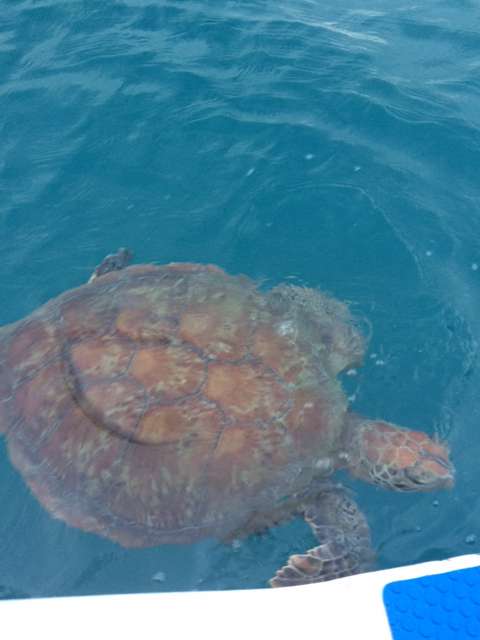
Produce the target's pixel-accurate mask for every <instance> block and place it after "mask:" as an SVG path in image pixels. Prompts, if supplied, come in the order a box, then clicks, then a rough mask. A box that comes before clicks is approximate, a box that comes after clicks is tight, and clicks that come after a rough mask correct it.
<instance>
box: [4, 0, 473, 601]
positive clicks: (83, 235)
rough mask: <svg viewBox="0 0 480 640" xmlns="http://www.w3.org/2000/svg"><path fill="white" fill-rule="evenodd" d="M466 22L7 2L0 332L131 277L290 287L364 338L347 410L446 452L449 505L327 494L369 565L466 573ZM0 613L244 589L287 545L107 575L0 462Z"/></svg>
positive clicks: (335, 11) (261, 580)
mask: <svg viewBox="0 0 480 640" xmlns="http://www.w3.org/2000/svg"><path fill="white" fill-rule="evenodd" d="M479 24H480V7H479V5H478V3H475V2H470V1H468V0H463V1H462V0H457V1H454V0H444V1H440V0H433V1H432V2H429V3H414V2H405V3H402V2H400V3H385V2H381V1H380V0H362V1H360V0H335V2H333V0H326V1H323V2H319V1H314V0H277V1H276V2H270V1H268V0H267V1H266V2H259V1H258V0H249V1H245V2H242V1H241V0H240V1H237V2H233V1H227V2H222V3H218V2H200V1H196V0H167V1H164V0H152V1H147V0H122V1H114V0H109V1H107V0H81V1H80V0H78V1H77V0H68V1H67V0H65V1H63V2H62V1H60V0H16V1H15V2H13V1H10V0H9V1H8V2H6V3H4V6H2V19H1V21H0V106H1V108H0V127H1V144H0V192H1V199H0V256H1V259H0V300H1V304H0V324H5V323H8V322H12V321H14V320H16V319H18V318H21V317H23V316H25V315H27V314H29V313H30V312H31V311H32V310H33V309H35V308H36V307H38V306H39V305H40V304H42V303H44V302H45V301H47V300H49V299H50V298H52V297H54V296H55V295H57V294H58V293H60V292H62V291H64V290H66V289H69V288H71V287H75V286H77V285H79V284H81V283H83V282H85V281H86V279H88V277H89V275H90V273H91V271H92V269H93V268H94V266H95V265H96V264H97V263H98V262H99V261H100V260H101V258H102V257H103V256H104V255H105V254H107V253H110V252H111V251H113V250H115V249H116V248H117V247H119V246H124V245H128V246H129V247H130V248H131V249H132V250H133V251H134V252H135V256H136V260H137V261H139V262H149V261H156V262H160V263H163V262H168V261H171V260H187V261H198V262H214V263H217V264H219V265H221V266H222V267H223V268H225V269H226V270H228V271H229V272H231V273H245V274H247V275H248V276H250V277H252V278H255V279H259V280H262V281H263V282H265V283H267V286H268V284H275V283H278V282H281V281H285V280H286V279H293V280H294V281H295V282H300V283H302V284H304V285H307V286H311V287H317V288H320V289H323V290H326V291H328V292H330V293H332V294H333V295H335V296H338V297H339V298H342V299H345V300H348V301H349V302H350V303H351V305H352V309H353V311H354V312H355V313H357V314H358V315H360V316H361V317H363V318H366V319H368V321H369V323H370V325H371V333H372V335H371V341H370V345H369V349H368V352H367V355H366V361H365V366H364V367H363V368H362V369H361V370H359V371H358V374H357V375H356V376H354V377H348V379H346V380H345V384H346V387H347V391H348V393H349V394H351V395H352V396H353V400H352V402H353V406H354V408H355V409H356V410H358V411H360V412H362V413H365V414H367V415H369V416H382V417H385V418H387V419H389V420H392V421H395V422H398V423H400V424H405V425H409V426H412V427H418V428H423V429H424V430H426V431H428V432H429V433H431V434H438V435H439V436H440V437H442V438H446V439H447V440H448V442H449V443H450V447H451V450H452V457H453V459H454V461H455V464H456V467H457V482H456V486H455V488H454V489H453V490H452V491H450V492H441V493H438V494H409V495H402V494H394V493H389V492H386V491H382V490H379V489H375V488H374V487H369V486H364V485H362V484H360V483H357V482H354V481H352V480H349V479H348V478H345V483H346V484H348V486H350V487H351V488H352V490H353V491H354V492H355V494H356V496H357V499H358V502H359V503H360V504H361V505H362V509H363V510H364V511H365V513H366V514H367V515H368V519H369V522H370V524H371V527H372V533H373V538H374V542H375V546H376V548H377V549H378V566H379V567H392V566H396V565H398V564H403V563H410V562H417V561H424V560H430V559H440V558H445V557H448V556H450V555H454V554H462V553H469V552H474V551H479V550H480V499H479V497H478V487H479V474H480V471H479V465H478V460H479V456H480V432H479V428H478V425H479V420H480V400H479V392H478V391H479V389H480V371H479V366H478V358H477V353H478V341H479V339H480V319H479V311H480V169H479V167H480V79H479V78H480V31H479ZM0 503H1V504H2V518H1V519H0V595H3V597H12V596H18V595H24V596H45V595H66V594H85V593H121V592H130V591H137V592H145V591H164V590H187V589H222V588H228V589H231V588H247V587H260V586H264V585H265V583H266V580H267V579H268V578H269V577H270V576H271V575H272V574H273V572H274V571H275V569H276V568H277V567H279V566H281V565H282V564H283V563H284V562H285V559H286V558H287V557H288V555H289V554H290V553H291V552H292V551H295V552H301V551H303V550H305V549H307V548H310V547H311V546H313V545H314V539H313V537H312V535H311V533H310V531H309V529H308V527H307V526H306V525H305V524H304V523H302V522H301V521H300V520H294V521H293V522H291V523H288V524H285V525H282V526H280V527H275V528H273V529H271V530H270V531H269V532H268V533H266V534H264V535H261V536H256V537H251V538H249V539H247V540H245V541H243V542H242V543H240V544H238V545H233V546H232V545H226V544H221V543H219V542H216V541H213V540H206V541H204V542H202V543H199V544H195V545H190V546H178V545H177V546H175V545H173V546H168V547H158V548H154V549H143V550H126V549H123V548H121V547H119V546H118V545H116V544H114V543H111V542H109V541H107V540H104V539H101V538H99V537H97V536H94V535H90V534H86V533H83V532H81V531H79V530H76V529H73V528H70V527H68V526H66V525H64V524H63V523H62V522H60V521H58V520H54V519H52V518H51V516H50V515H49V514H48V513H47V512H46V511H45V510H44V509H43V508H42V507H41V506H40V505H39V504H38V503H37V502H36V500H35V499H34V498H33V497H32V496H31V495H30V493H29V491H28V489H27V488H26V487H25V485H24V483H23V481H22V479H21V478H20V477H19V475H18V474H17V473H16V471H15V470H14V469H13V467H12V466H11V464H10V462H9V460H8V457H7V455H6V451H5V446H4V444H3V443H2V444H1V445H0Z"/></svg>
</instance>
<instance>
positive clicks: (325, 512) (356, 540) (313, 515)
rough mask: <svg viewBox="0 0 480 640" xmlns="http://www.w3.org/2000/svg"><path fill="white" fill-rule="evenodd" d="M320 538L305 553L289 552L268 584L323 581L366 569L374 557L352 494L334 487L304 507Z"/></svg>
mask: <svg viewBox="0 0 480 640" xmlns="http://www.w3.org/2000/svg"><path fill="white" fill-rule="evenodd" d="M304 517H305V520H306V521H307V522H308V524H309V525H310V526H311V528H312V531H313V533H314V535H315V537H316V538H317V540H318V541H319V542H320V544H319V545H318V546H317V547H314V548H313V549H310V550H309V551H307V552H306V553H305V554H299V555H293V556H290V558H289V560H288V563H287V564H286V565H285V566H284V567H282V568H281V569H279V570H278V571H277V573H276V574H275V576H274V577H273V578H272V579H271V580H270V581H269V584H270V586H272V587H287V586H293V585H299V584H309V583H312V582H325V581H326V580H333V579H334V578H341V577H343V576H349V575H353V574H355V573H361V572H362V571H365V570H368V569H369V568H370V567H371V566H372V564H373V559H374V553H373V550H372V547H371V541H370V531H369V528H368V525H367V521H366V519H365V516H364V515H363V513H362V512H361V511H360V510H359V508H358V506H357V505H356V504H355V502H354V501H353V500H352V498H351V497H350V496H349V495H348V494H347V493H346V492H345V491H342V490H340V489H337V488H332V489H331V490H329V491H326V492H324V493H321V494H320V495H319V496H318V497H317V498H316V499H315V502H314V503H313V504H311V505H310V506H308V507H307V508H306V509H305V511H304Z"/></svg>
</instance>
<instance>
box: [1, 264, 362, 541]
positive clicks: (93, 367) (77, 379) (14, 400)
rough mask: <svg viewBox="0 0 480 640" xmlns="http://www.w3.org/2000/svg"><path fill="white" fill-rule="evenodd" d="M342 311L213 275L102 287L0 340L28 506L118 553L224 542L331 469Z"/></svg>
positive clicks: (184, 271) (353, 338)
mask: <svg viewBox="0 0 480 640" xmlns="http://www.w3.org/2000/svg"><path fill="white" fill-rule="evenodd" d="M361 350H362V343H361V339H360V338H359V336H358V334H357V333H356V332H355V330H354V329H353V328H352V326H351V324H350V317H349V315H348V312H347V310H346V308H345V307H344V306H343V305H341V304H340V303H337V302H335V301H333V300H331V299H330V298H327V297H325V296H322V295H321V294H317V293H315V292H311V291H310V290H307V289H300V288H297V287H287V286H280V287H277V288H276V289H274V290H272V291H271V292H270V293H268V294H263V293H261V292H260V291H259V290H258V289H257V287H256V286H255V285H254V283H253V282H252V281H250V280H249V279H247V278H245V277H232V276H229V275H227V274H226V273H224V272H223V271H222V270H220V269H219V268H217V267H214V266H200V265H191V264H171V265H167V266H164V267H156V266H149V265H146V266H137V267H129V268H127V269H124V270H122V271H118V272H113V273H110V274H107V275H105V276H102V277H100V278H98V279H97V280H95V281H94V282H92V283H91V284H87V285H84V286H82V287H79V288H78V289H75V290H72V291H70V292H67V293H65V294H63V295H62V296H60V297H58V298H56V299H55V300H53V301H51V302H50V303H48V304H46V305H45V306H43V307H42V308H40V309H39V310H38V311H36V312H35V313H34V314H32V315H31V316H30V317H28V318H27V319H25V320H23V321H20V322H18V323H16V324H15V325H11V326H9V327H6V328H4V329H3V330H1V332H0V362H1V363H2V365H1V368H0V430H2V431H4V432H5V433H6V437H7V440H8V449H9V452H10V456H11V459H12V461H13V463H14V464H15V466H16V467H17V468H18V469H19V470H20V472H21V473H22V475H23V476H24V478H25V480H26V482H27V483H28V485H29V486H30V488H31V489H32V491H33V493H34V494H35V495H36V496H37V497H38V498H39V500H40V501H41V503H42V504H43V505H44V506H45V507H46V508H47V509H48V510H49V511H51V513H52V514H53V515H54V516H56V517H59V518H62V519H63V520H65V521H66V522H67V523H69V524H71V525H74V526H77V527H80V528H82V529H85V530H87V531H93V532H96V533H99V534H102V535H105V536H107V537H109V538H111V539H113V540H116V541H118V542H120V543H122V544H124V545H137V546H147V545H155V544H159V543H162V542H186V541H192V540H195V539H199V538H201V537H204V536H209V535H215V536H219V537H221V536H226V535H229V534H231V533H232V532H233V531H235V530H237V529H239V528H241V527H245V526H247V524H248V523H249V522H251V521H252V520H255V517H256V514H263V513H267V512H270V511H271V510H272V509H275V508H278V507H279V505H281V504H282V501H284V500H285V498H288V497H290V496H292V495H293V494H294V493H295V492H297V491H301V490H303V489H305V488H306V487H307V486H308V484H309V482H310V481H311V478H312V476H313V475H315V473H317V472H318V469H327V468H328V467H329V465H330V466H331V465H332V464H335V452H336V450H337V449H338V446H339V439H340V436H341V430H342V427H343V418H344V413H345V408H346V407H345V400H344V396H343V394H342V392H341V390H340V387H339V385H338V383H337V381H336V379H335V375H336V373H337V372H338V371H339V370H340V369H342V368H343V367H344V366H347V365H348V364H350V363H351V362H352V361H354V360H355V359H357V358H358V357H359V356H360V355H361Z"/></svg>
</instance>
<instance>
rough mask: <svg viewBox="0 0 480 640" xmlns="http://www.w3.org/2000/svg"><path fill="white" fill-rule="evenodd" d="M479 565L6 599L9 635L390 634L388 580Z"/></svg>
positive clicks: (5, 632) (52, 639)
mask: <svg viewBox="0 0 480 640" xmlns="http://www.w3.org/2000/svg"><path fill="white" fill-rule="evenodd" d="M475 566H480V554H470V555H463V556H457V557H454V558H450V559H448V560H441V561H436V562H425V563H421V564H416V565H409V566H405V567H397V568H395V569H387V570H383V571H374V572H370V573H364V574H360V575H356V576H351V577H348V578H340V579H338V580H333V581H331V582H325V583H319V584H312V585H307V586H300V587H287V588H282V589H245V590H237V591H196V592H175V593H146V594H127V595H100V596H75V597H62V598H33V599H26V600H4V601H1V602H0V617H1V620H2V636H3V637H5V638H19V639H23V638H33V637H35V638H44V637H45V638H48V639H49V640H60V639H61V640H65V638H68V639H69V640H76V639H77V638H78V639H80V638H81V639H82V640H85V639H86V638H90V639H92V640H94V639H95V638H104V639H107V638H114V639H115V640H127V639H128V640H135V639H136V638H148V639H149V640H150V639H153V638H162V640H176V639H177V638H178V639H182V640H183V639H189V638H197V639H198V638H208V640H225V638H228V640H237V639H238V640H240V639H242V640H245V639H248V638H251V639H252V640H255V639H256V638H264V639H267V640H268V639H271V638H274V639H275V640H287V639H288V640H291V639H292V638H293V637H302V636H303V637H304V638H305V639H307V638H310V637H312V636H313V637H318V638H328V640H337V639H338V640H344V639H349V638H363V637H368V638H369V640H391V637H392V636H391V633H390V628H389V624H388V619H387V615H386V612H385V609H384V605H383V599H382V592H383V588H384V586H385V585H386V584H388V583H390V582H394V581H397V580H406V579H411V578H418V577H421V576H426V575H433V574H438V573H446V572H449V571H455V570H459V569H465V568H469V567H475Z"/></svg>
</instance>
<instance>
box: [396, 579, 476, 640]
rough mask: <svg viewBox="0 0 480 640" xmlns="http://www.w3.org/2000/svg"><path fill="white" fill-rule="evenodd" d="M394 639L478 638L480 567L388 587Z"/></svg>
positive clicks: (457, 639)
mask: <svg viewBox="0 0 480 640" xmlns="http://www.w3.org/2000/svg"><path fill="white" fill-rule="evenodd" d="M383 601H384V603H385V607H386V610H387V615H388V621H389V623H390V628H391V631H392V637H393V639H394V640H414V639H415V640H417V639H418V640H430V639H432V640H453V638H455V640H460V639H462V640H463V639H465V640H467V639H468V640H471V639H472V638H480V567H473V568H471V569H461V570H459V571H451V572H449V573H441V574H438V575H434V576H424V577H422V578H415V579H414V580H401V581H399V582H391V583H390V584H387V585H386V586H385V588H384V590H383Z"/></svg>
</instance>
